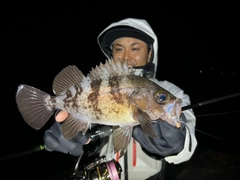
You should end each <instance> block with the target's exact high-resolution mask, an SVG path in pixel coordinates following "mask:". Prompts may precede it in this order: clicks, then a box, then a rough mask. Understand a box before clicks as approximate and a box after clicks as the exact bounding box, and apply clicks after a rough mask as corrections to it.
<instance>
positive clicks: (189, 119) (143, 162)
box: [97, 18, 197, 180]
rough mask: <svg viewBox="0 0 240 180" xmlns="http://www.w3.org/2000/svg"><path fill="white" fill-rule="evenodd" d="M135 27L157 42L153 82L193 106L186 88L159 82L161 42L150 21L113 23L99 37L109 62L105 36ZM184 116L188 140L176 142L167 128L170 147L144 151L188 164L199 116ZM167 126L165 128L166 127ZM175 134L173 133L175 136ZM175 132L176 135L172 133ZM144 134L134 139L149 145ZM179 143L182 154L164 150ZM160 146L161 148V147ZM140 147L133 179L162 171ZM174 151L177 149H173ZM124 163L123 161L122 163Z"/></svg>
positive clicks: (187, 113)
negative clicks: (109, 32)
mask: <svg viewBox="0 0 240 180" xmlns="http://www.w3.org/2000/svg"><path fill="white" fill-rule="evenodd" d="M123 26H126V27H132V28H135V29H138V30H140V31H142V32H144V33H146V34H147V35H148V36H150V37H151V38H152V39H153V43H152V48H153V57H152V63H153V64H154V65H155V67H154V76H153V79H151V80H152V81H154V82H155V83H157V84H159V85H160V86H161V87H163V88H165V89H166V90H168V91H169V92H170V93H172V94H174V95H175V96H176V97H178V98H181V99H182V102H183V103H182V106H187V105H190V98H189V96H188V95H187V94H185V93H184V91H183V90H182V89H180V88H179V87H177V86H176V85H174V84H172V83H171V82H168V81H166V80H165V81H159V80H157V79H156V71H157V65H158V39H157V36H156V34H155V33H154V31H153V30H152V28H151V26H150V25H149V24H148V22H147V21H146V20H143V19H135V18H126V19H123V20H121V21H118V22H114V23H112V24H110V25H109V26H108V27H106V28H105V29H104V30H103V31H102V32H101V33H100V34H99V36H98V37H97V42H98V45H99V46H100V49H101V50H102V52H103V53H104V54H105V56H106V57H107V59H109V60H110V59H111V54H110V45H107V46H105V45H104V43H103V41H104V35H105V33H107V32H108V31H109V30H111V29H113V28H117V27H123ZM135 74H136V75H140V76H141V75H142V74H143V67H142V68H137V69H136V71H135ZM183 113H184V117H185V124H184V126H183V127H182V130H183V131H184V133H185V136H184V138H185V139H184V140H179V139H175V138H174V137H173V136H174V135H175V134H174V130H173V129H171V128H170V129H167V128H162V130H160V131H162V134H163V137H164V138H163V140H165V139H168V138H169V141H166V142H167V143H165V142H164V143H165V144H168V145H167V146H165V144H164V148H163V144H161V143H158V142H154V145H153V146H154V147H153V148H152V149H151V148H150V147H151V145H149V146H148V145H146V146H145V147H143V146H142V148H143V149H147V150H150V151H151V152H150V153H153V154H154V153H158V152H161V153H160V154H164V159H165V160H166V161H167V162H169V163H173V164H179V163H182V162H185V161H188V160H189V159H190V158H191V157H192V155H193V153H194V151H195V148H196V146H197V140H196V138H195V125H196V118H195V115H194V113H193V111H192V109H189V110H185V111H184V112H183ZM163 127H164V126H163ZM159 129H161V126H160V127H159ZM172 132H173V133H172ZM171 133H172V134H171ZM142 134H143V133H140V134H139V131H133V137H134V135H135V137H136V138H137V140H138V141H145V142H147V144H148V142H149V143H151V142H152V140H151V139H149V137H147V136H145V135H142ZM179 141H181V142H182V143H183V144H182V146H181V147H182V150H181V151H180V152H179V151H178V153H175V154H174V153H173V152H174V150H173V151H170V154H169V153H168V152H167V151H163V150H162V149H164V150H165V148H166V149H167V148H169V149H170V148H172V147H174V146H176V144H177V143H180V142H179ZM133 142H134V141H132V142H131V143H130V145H129V147H128V151H127V152H128V155H129V156H128V157H131V158H134V157H132V156H134V155H133V154H132V153H133V151H134V149H135V148H133V147H134V143H133ZM158 144H159V146H158ZM137 147H138V149H139V150H137V152H138V154H137V159H135V161H138V163H139V164H140V166H137V165H136V166H133V165H131V164H132V161H134V160H132V161H131V160H128V164H129V167H128V172H129V176H130V179H131V180H132V179H139V178H140V177H141V178H140V179H142V178H143V176H144V177H145V178H146V177H149V176H150V175H151V174H154V173H156V172H157V171H159V170H160V169H161V163H160V161H158V160H154V159H152V158H151V157H150V156H147V155H146V154H145V155H144V153H143V152H142V151H141V147H140V145H139V144H137ZM105 148H106V151H105V152H103V153H102V154H103V155H106V154H111V153H112V154H113V149H112V147H111V146H108V147H105ZM173 149H174V148H173ZM171 153H173V155H171ZM111 158H114V157H109V159H111ZM122 163H123V162H122Z"/></svg>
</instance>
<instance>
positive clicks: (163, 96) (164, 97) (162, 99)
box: [155, 90, 170, 104]
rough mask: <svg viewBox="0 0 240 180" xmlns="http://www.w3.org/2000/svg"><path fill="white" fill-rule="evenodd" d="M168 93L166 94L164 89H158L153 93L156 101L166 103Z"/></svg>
mask: <svg viewBox="0 0 240 180" xmlns="http://www.w3.org/2000/svg"><path fill="white" fill-rule="evenodd" d="M169 98H170V96H169V94H167V93H166V92H165V91H162V90H160V91H158V92H157V93H156V94H155V99H156V100H157V102H158V103H159V104H164V103H167V102H168V101H169Z"/></svg>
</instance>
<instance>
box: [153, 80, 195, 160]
mask: <svg viewBox="0 0 240 180" xmlns="http://www.w3.org/2000/svg"><path fill="white" fill-rule="evenodd" d="M154 81H155V82H156V83H157V84H159V85H160V86H161V87H163V88H165V89H166V90H168V91H169V92H170V93H172V94H173V95H175V96H176V97H178V98H180V99H182V107H183V106H187V105H190V103H191V102H190V98H189V96H188V95H187V94H185V93H184V91H183V90H182V89H180V88H179V87H178V86H176V85H174V84H172V83H170V82H168V81H158V80H154ZM183 114H184V117H185V119H184V121H185V124H184V125H183V127H182V128H183V129H179V132H178V131H176V130H175V129H174V127H169V128H170V130H171V131H169V132H171V134H172V135H174V134H175V135H178V136H179V138H177V139H178V140H181V138H182V137H183V134H184V139H183V140H182V142H183V143H184V144H183V146H182V149H181V150H180V151H178V153H176V154H174V155H173V154H172V155H166V156H165V160H166V161H167V162H169V163H174V164H179V163H182V162H185V161H188V160H189V159H190V158H191V157H192V155H193V153H194V151H195V149H196V146H197V140H196V137H195V126H196V117H195V115H194V112H193V110H192V109H189V110H185V111H183ZM164 129H165V128H164ZM162 133H163V135H164V134H165V132H164V131H162ZM169 140H170V139H169ZM171 140H174V138H173V139H171ZM178 144H179V145H181V143H180V142H178ZM178 150H179V149H178Z"/></svg>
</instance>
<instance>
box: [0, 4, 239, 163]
mask: <svg viewBox="0 0 240 180" xmlns="http://www.w3.org/2000/svg"><path fill="white" fill-rule="evenodd" d="M2 5H3V6H2V7H5V8H4V11H3V12H5V14H4V16H3V17H4V22H6V23H7V25H6V26H5V29H3V31H2V33H1V36H2V39H3V40H4V41H2V42H3V45H4V47H5V48H7V49H6V50H5V48H4V49H3V53H2V56H1V59H2V62H5V64H6V65H3V66H2V67H3V68H2V70H5V72H6V71H7V79H5V77H2V78H4V82H5V81H6V82H7V84H2V86H3V87H4V88H3V90H4V94H3V96H4V102H7V106H6V105H5V106H4V109H5V110H7V112H8V113H7V115H5V118H3V119H2V123H1V127H2V130H1V144H2V145H1V147H2V148H1V156H5V155H7V154H11V153H16V152H20V151H22V150H26V149H31V148H32V147H33V146H35V145H39V144H42V143H43V142H42V137H43V134H44V131H45V130H46V129H47V128H48V127H44V128H43V129H42V130H39V131H35V130H33V129H31V128H30V127H29V126H27V125H26V124H25V122H24V121H23V119H22V117H21V115H20V113H19V111H18V110H17V106H16V103H15V93H16V90H17V86H18V85H19V84H22V83H23V84H28V85H31V86H35V87H37V88H39V89H41V90H44V91H46V92H49V93H51V94H53V93H52V81H53V78H54V77H55V75H57V73H58V72H59V71H60V70H61V69H62V68H64V67H65V66H67V65H70V64H74V65H77V66H78V67H79V69H80V70H82V71H83V73H84V74H87V73H88V72H89V70H91V68H92V67H95V66H96V65H98V64H99V62H100V61H102V62H104V61H105V57H104V56H103V54H102V52H101V51H100V49H99V47H98V45H97V40H96V39H97V36H98V34H99V33H100V32H101V31H102V30H103V29H104V28H105V27H106V26H108V25H109V24H110V23H112V22H114V21H118V20H121V19H123V18H127V17H133V18H142V19H146V20H147V21H148V22H149V23H150V25H151V26H152V28H153V29H154V31H155V33H156V34H157V36H158V40H159V55H158V56H159V67H158V74H157V77H158V79H159V80H169V81H171V82H173V83H175V84H176V85H178V86H179V87H181V88H182V89H184V91H185V92H186V93H187V94H189V95H190V98H191V101H192V103H193V104H195V103H199V102H202V101H206V100H209V99H215V98H218V97H222V96H226V95H230V94H234V93H238V92H240V88H239V84H240V81H239V80H240V68H239V65H238V63H239V62H238V61H239V53H238V48H237V47H238V44H239V40H238V39H237V37H238V34H239V29H238V24H239V18H238V16H237V14H238V9H237V8H236V7H237V5H236V4H235V3H232V2H229V1H228V2H222V3H220V2H218V1H216V2H213V1H210V2H209V1H206V2H203V1H197V2H196V1H194V2H192V1H190V2H187V1H185V2H175V1H160V2H159V3H157V4H156V3H152V2H151V1H148V3H147V4H146V5H140V2H136V4H134V5H130V7H128V5H129V4H128V2H123V1H121V2H119V1H118V2H116V5H114V3H111V4H110V5H109V4H108V3H107V2H105V1H101V2H100V1H99V2H87V1H48V2H44V3H43V2H38V3H36V2H32V1H24V2H22V1H18V2H15V3H2ZM151 10H153V11H152V12H151ZM5 40H6V41H5ZM5 74H6V73H5ZM239 100H240V98H239V96H238V97H235V98H231V99H228V100H224V101H221V102H217V103H213V104H210V105H206V106H203V107H199V108H196V109H195V110H194V111H195V114H196V115H197V117H198V121H197V129H198V130H200V131H203V132H205V133H209V134H211V135H214V136H216V137H218V138H220V139H216V138H213V137H210V136H207V135H205V134H203V133H200V132H196V135H197V138H199V144H201V145H202V146H206V147H211V148H213V149H217V150H220V151H221V150H222V151H229V150H231V149H233V150H234V151H235V150H236V147H239V144H240V141H239V138H238V137H239V136H238V128H237V126H236V124H237V123H238V121H239V120H240V119H239V115H240V114H239V109H240V108H239V107H240V106H239ZM232 111H234V112H232ZM235 111H236V112H235ZM231 142H234V143H231ZM235 143H236V144H238V145H235ZM220 147H221V148H220ZM238 150H239V149H238ZM46 156H47V157H48V159H49V157H50V156H49V154H48V155H46ZM46 156H45V157H46ZM38 160H39V159H38ZM45 161H47V160H46V159H45ZM49 161H51V160H49ZM31 162H32V161H30V162H29V163H31Z"/></svg>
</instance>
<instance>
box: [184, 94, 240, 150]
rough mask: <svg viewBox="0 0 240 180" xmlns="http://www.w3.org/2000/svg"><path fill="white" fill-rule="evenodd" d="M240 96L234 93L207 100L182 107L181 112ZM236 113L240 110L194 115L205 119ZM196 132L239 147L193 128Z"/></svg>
mask: <svg viewBox="0 0 240 180" xmlns="http://www.w3.org/2000/svg"><path fill="white" fill-rule="evenodd" d="M239 95H240V92H239V93H235V94H230V95H227V96H223V97H220V98H216V99H211V100H208V101H203V102H201V103H196V104H192V105H188V106H184V107H182V111H185V110H187V109H191V108H196V107H200V106H204V105H207V104H212V103H215V102H218V101H222V100H226V99H229V98H233V97H237V96H239ZM237 112H240V110H236V111H228V112H222V113H214V114H204V115H195V116H196V117H204V116H205V117H206V116H216V115H223V114H230V113H237ZM195 130H196V131H198V132H200V133H202V134H205V135H207V136H210V137H213V138H215V139H219V140H222V141H225V142H228V143H231V144H234V145H237V146H239V145H240V144H238V143H235V142H232V141H229V140H226V139H223V138H220V137H217V136H214V135H212V134H209V133H206V132H203V131H201V130H199V129H197V128H195Z"/></svg>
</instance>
